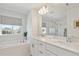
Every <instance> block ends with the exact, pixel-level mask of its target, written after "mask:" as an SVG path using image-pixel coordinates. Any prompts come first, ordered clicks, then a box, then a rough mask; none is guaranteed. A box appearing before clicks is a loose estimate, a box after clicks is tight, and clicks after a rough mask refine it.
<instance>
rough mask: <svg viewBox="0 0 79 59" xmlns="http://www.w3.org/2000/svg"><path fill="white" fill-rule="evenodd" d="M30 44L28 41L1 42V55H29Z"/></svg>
mask: <svg viewBox="0 0 79 59" xmlns="http://www.w3.org/2000/svg"><path fill="white" fill-rule="evenodd" d="M28 55H30V46H29V43H28V42H27V41H25V42H22V41H17V40H13V41H7V42H0V56H28Z"/></svg>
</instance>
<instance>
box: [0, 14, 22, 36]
mask: <svg viewBox="0 0 79 59" xmlns="http://www.w3.org/2000/svg"><path fill="white" fill-rule="evenodd" d="M21 29H22V19H21V18H16V17H9V16H3V15H0V35H3V34H20V33H21V32H22V31H21Z"/></svg>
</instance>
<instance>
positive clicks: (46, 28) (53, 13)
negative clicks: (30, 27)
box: [41, 4, 67, 37]
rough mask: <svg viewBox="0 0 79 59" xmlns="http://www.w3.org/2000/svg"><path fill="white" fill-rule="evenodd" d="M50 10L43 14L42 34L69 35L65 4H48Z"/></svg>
mask: <svg viewBox="0 0 79 59" xmlns="http://www.w3.org/2000/svg"><path fill="white" fill-rule="evenodd" d="M47 7H48V12H47V13H46V14H42V15H41V16H42V27H41V30H42V34H45V35H54V36H63V37H67V20H66V19H67V16H66V5H65V4H60V5H59V4H48V5H47Z"/></svg>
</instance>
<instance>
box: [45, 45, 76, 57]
mask: <svg viewBox="0 0 79 59" xmlns="http://www.w3.org/2000/svg"><path fill="white" fill-rule="evenodd" d="M46 49H47V50H49V51H51V52H53V53H55V54H56V55H58V56H77V54H76V53H74V52H71V51H69V50H66V49H63V48H60V47H57V46H54V45H50V44H48V45H47V48H46Z"/></svg>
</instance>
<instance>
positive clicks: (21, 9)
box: [0, 3, 43, 14]
mask: <svg viewBox="0 0 79 59" xmlns="http://www.w3.org/2000/svg"><path fill="white" fill-rule="evenodd" d="M41 5H43V4H41V3H39V4H38V3H0V9H5V10H11V11H15V12H18V13H22V14H26V13H27V12H28V11H29V10H31V9H32V8H37V7H38V6H41Z"/></svg>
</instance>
